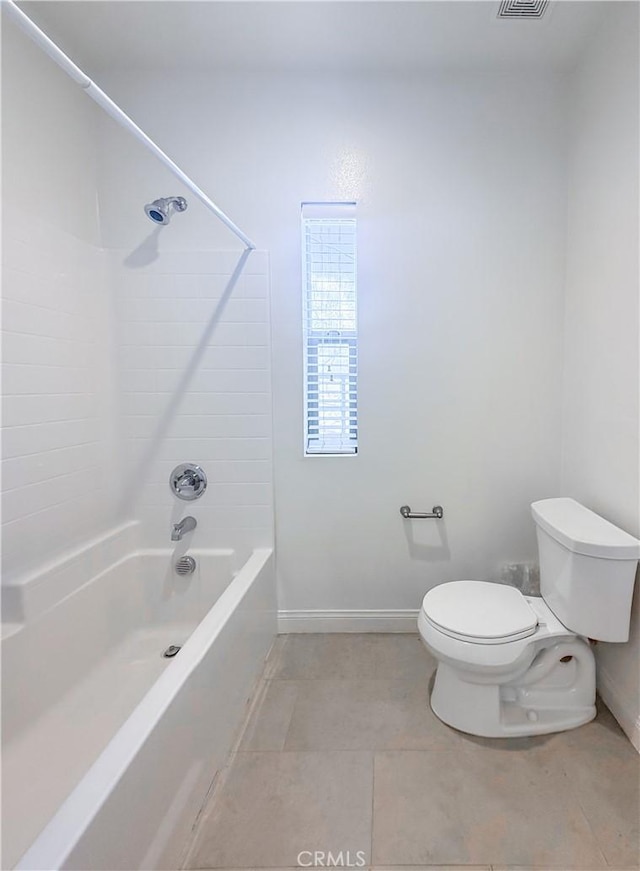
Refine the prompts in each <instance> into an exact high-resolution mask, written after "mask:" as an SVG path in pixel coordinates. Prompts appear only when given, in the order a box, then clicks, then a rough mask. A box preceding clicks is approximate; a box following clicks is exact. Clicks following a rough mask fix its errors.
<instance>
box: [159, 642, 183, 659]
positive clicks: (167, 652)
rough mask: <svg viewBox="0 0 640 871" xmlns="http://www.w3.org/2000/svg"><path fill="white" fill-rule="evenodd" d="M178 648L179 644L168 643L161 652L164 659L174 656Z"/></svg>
mask: <svg viewBox="0 0 640 871" xmlns="http://www.w3.org/2000/svg"><path fill="white" fill-rule="evenodd" d="M179 650H180V645H179V644H170V645H169V647H167V649H166V650H165V652H164V653H163V654H162V655H163V656H164V657H166V659H171V657H172V656H175V655H176V653H177V652H178V651H179Z"/></svg>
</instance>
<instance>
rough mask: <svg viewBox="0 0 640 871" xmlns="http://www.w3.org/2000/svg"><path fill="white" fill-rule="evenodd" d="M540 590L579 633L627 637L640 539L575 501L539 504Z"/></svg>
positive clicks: (618, 638)
mask: <svg viewBox="0 0 640 871" xmlns="http://www.w3.org/2000/svg"><path fill="white" fill-rule="evenodd" d="M531 513H532V514H533V519H534V521H535V524H536V533H537V537H538V552H539V556H540V592H541V594H542V597H543V599H544V600H545V602H546V603H547V605H548V606H549V607H550V608H551V610H552V611H553V613H554V614H555V615H556V617H557V618H558V619H559V620H561V621H562V623H563V624H564V625H565V626H566V627H567V629H571V630H572V631H573V632H575V633H576V634H578V635H584V636H586V637H588V638H597V639H598V640H600V641H627V640H628V638H629V621H630V618H631V598H632V596H633V584H634V580H635V575H636V569H637V567H638V559H640V541H638V539H636V538H634V537H633V536H632V535H629V533H627V532H624V531H623V530H622V529H619V528H618V527H617V526H614V525H613V523H609V521H608V520H605V519H604V518H603V517H600V515H598V514H594V512H593V511H589V509H588V508H585V507H584V505H580V503H579V502H576V501H575V500H574V499H567V498H563V499H543V500H541V501H540V502H533V503H532V505H531Z"/></svg>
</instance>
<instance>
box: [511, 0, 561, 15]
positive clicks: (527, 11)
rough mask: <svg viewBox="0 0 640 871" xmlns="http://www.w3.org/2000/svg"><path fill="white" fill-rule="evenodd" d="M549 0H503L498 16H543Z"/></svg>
mask: <svg viewBox="0 0 640 871" xmlns="http://www.w3.org/2000/svg"><path fill="white" fill-rule="evenodd" d="M548 5H549V0H502V3H501V4H500V9H499V10H498V18H542V16H543V15H544V13H545V10H546V8H547V6H548Z"/></svg>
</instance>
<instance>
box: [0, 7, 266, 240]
mask: <svg viewBox="0 0 640 871" xmlns="http://www.w3.org/2000/svg"><path fill="white" fill-rule="evenodd" d="M2 6H3V7H4V8H5V9H6V11H7V13H8V14H9V15H10V17H11V18H12V19H13V20H14V21H15V22H16V24H17V25H18V27H20V29H21V30H22V31H24V32H25V33H26V34H27V36H28V37H30V39H32V40H33V41H34V42H35V43H36V45H38V46H39V47H40V48H41V49H42V50H43V51H44V52H45V54H47V55H49V57H50V58H51V59H52V60H53V61H55V63H57V64H58V66H59V67H60V68H61V69H63V70H64V72H65V73H66V74H67V75H68V76H69V77H70V78H72V79H73V80H74V82H75V83H76V84H78V85H80V87H81V88H82V89H83V90H84V91H85V93H87V94H88V95H89V96H90V97H91V99H92V100H94V101H95V102H96V103H97V104H98V105H99V106H101V107H102V109H104V111H105V112H106V113H107V114H108V115H110V116H111V117H112V118H113V119H114V120H115V121H117V122H118V124H120V125H121V126H122V127H124V128H125V130H128V131H129V132H130V133H132V134H133V136H135V138H136V139H137V140H138V141H140V142H142V144H143V145H144V146H145V147H146V148H147V149H148V150H149V151H150V152H151V153H152V154H154V155H155V156H156V157H157V158H158V160H160V161H161V162H162V163H163V164H164V165H165V166H166V167H167V169H168V170H169V171H170V172H172V173H173V175H175V177H176V178H177V179H179V180H180V181H181V182H182V183H183V184H184V185H185V187H187V188H188V189H189V190H190V191H191V193H193V194H194V195H195V196H196V197H197V198H198V199H199V200H200V202H201V203H203V205H204V206H205V207H206V208H207V209H209V211H210V212H213V214H214V215H215V216H216V217H217V218H219V219H220V220H221V221H222V223H223V224H224V225H225V226H226V227H228V228H229V229H230V230H231V232H232V233H235V235H236V236H237V237H238V239H240V241H241V242H243V243H244V245H245V246H246V247H247V248H248V249H249V250H251V251H253V250H255V247H256V246H255V245H254V244H253V242H252V241H251V239H249V237H248V236H246V235H245V234H244V233H243V232H242V230H241V229H240V228H239V227H238V226H237V225H236V224H234V223H233V221H232V220H231V218H229V217H228V216H227V215H226V214H225V213H224V212H223V211H222V209H220V208H219V207H218V206H216V204H215V203H214V202H213V200H212V199H210V197H208V196H207V195H206V194H205V192H204V191H203V190H202V189H201V188H199V187H198V185H197V184H196V183H195V182H194V181H192V179H191V178H190V177H189V176H188V175H187V174H186V173H185V172H183V171H182V170H181V169H180V167H179V166H178V165H177V163H174V161H173V160H171V158H170V157H169V156H168V155H167V154H165V152H164V151H163V150H162V149H161V148H160V147H159V146H157V145H156V143H155V142H154V141H153V139H151V138H150V137H149V136H147V134H146V133H145V132H144V130H141V129H140V127H138V125H137V124H136V123H135V121H132V120H131V118H129V116H128V115H127V114H126V113H125V112H123V111H122V109H121V108H120V107H119V106H118V105H117V104H116V103H114V102H113V100H112V99H111V98H110V97H109V96H108V95H107V94H105V92H104V91H103V90H102V89H101V88H99V87H98V86H97V85H96V83H95V82H93V81H92V80H91V79H90V78H89V76H87V75H86V74H85V73H84V72H83V71H82V70H81V69H80V67H78V66H77V65H76V64H75V63H74V62H73V61H72V60H71V58H70V57H68V56H67V55H66V54H65V53H64V52H63V51H62V49H60V48H59V47H58V46H57V45H56V44H55V42H53V40H52V39H50V38H49V37H48V36H47V34H46V33H45V32H44V31H43V30H40V28H39V27H38V26H37V25H36V24H34V22H33V21H32V20H31V19H30V18H29V16H28V15H25V13H24V12H23V11H22V10H21V9H19V8H18V7H17V6H16V4H15V3H14V2H13V0H2Z"/></svg>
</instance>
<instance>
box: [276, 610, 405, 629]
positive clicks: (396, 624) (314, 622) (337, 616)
mask: <svg viewBox="0 0 640 871" xmlns="http://www.w3.org/2000/svg"><path fill="white" fill-rule="evenodd" d="M417 621H418V611H414V610H412V609H396V610H392V611H279V612H278V632H279V633H281V634H287V633H297V632H417V631H418V625H417Z"/></svg>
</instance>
